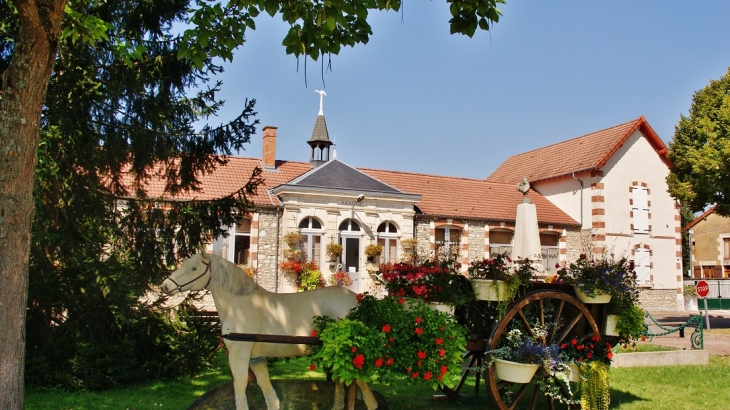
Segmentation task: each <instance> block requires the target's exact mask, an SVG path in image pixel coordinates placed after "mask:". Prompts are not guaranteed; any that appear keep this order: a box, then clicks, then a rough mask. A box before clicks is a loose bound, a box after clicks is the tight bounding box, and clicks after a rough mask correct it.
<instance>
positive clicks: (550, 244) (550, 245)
mask: <svg viewBox="0 0 730 410" xmlns="http://www.w3.org/2000/svg"><path fill="white" fill-rule="evenodd" d="M540 250H541V251H542V266H543V267H544V268H545V270H546V271H547V272H550V273H555V271H556V270H557V268H556V267H555V265H556V264H557V263H558V260H559V257H560V236H559V235H558V234H554V233H541V234H540Z"/></svg>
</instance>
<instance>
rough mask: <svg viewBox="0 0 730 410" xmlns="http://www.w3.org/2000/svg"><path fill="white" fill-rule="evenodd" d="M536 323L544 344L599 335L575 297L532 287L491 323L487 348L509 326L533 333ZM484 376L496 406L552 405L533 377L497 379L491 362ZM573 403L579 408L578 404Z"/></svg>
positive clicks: (495, 344)
mask: <svg viewBox="0 0 730 410" xmlns="http://www.w3.org/2000/svg"><path fill="white" fill-rule="evenodd" d="M538 327H542V328H543V329H545V330H546V331H547V338H546V344H553V343H556V344H560V343H562V342H563V341H565V340H566V339H568V338H570V337H578V338H579V339H583V338H587V337H591V336H598V337H600V336H601V335H600V331H599V328H598V325H597V324H596V321H595V320H594V319H593V316H592V315H591V313H590V311H589V310H588V309H587V308H586V306H585V305H583V303H581V302H580V301H579V300H578V299H576V298H575V297H573V296H571V295H569V294H567V293H565V292H561V291H556V290H535V291H532V292H530V293H527V294H526V295H524V296H523V297H521V298H519V299H517V300H516V301H515V302H513V303H512V305H510V307H509V308H508V310H507V313H506V314H505V315H504V317H503V318H502V319H501V320H500V321H499V322H497V323H496V324H495V326H494V327H493V328H492V333H491V334H490V336H489V340H488V342H487V347H488V350H494V349H497V348H498V347H499V346H500V344H501V343H500V342H502V341H503V340H504V338H506V336H507V333H508V332H509V331H510V330H512V329H520V330H523V331H526V332H528V333H534V331H535V329H536V328H538ZM541 371H543V370H542V369H539V370H538V372H541ZM486 378H487V380H486V382H487V386H488V388H489V393H490V395H491V396H492V399H493V400H494V402H495V404H496V405H497V407H498V408H499V409H502V410H512V409H515V408H520V409H522V408H527V409H531V410H533V409H542V408H550V409H553V408H554V405H555V403H553V400H552V399H551V398H550V397H545V396H544V394H542V392H541V391H540V389H539V388H538V387H537V384H536V383H535V382H534V381H533V382H531V383H527V384H520V383H512V382H507V381H504V380H499V379H498V378H497V376H496V373H495V371H494V366H490V367H489V368H488V369H487V371H486ZM534 379H535V378H533V380H534ZM558 385H559V386H560V384H558ZM561 388H562V390H563V395H565V396H570V395H569V394H568V391H567V389H565V388H563V386H561ZM571 391H574V389H572V390H571ZM575 407H576V408H580V405H577V406H575Z"/></svg>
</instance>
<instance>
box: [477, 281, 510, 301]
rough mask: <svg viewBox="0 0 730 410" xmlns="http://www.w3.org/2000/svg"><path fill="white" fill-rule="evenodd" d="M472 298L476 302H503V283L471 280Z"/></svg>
mask: <svg viewBox="0 0 730 410" xmlns="http://www.w3.org/2000/svg"><path fill="white" fill-rule="evenodd" d="M469 282H470V283H471V287H472V289H474V297H475V298H476V299H477V300H488V301H493V302H494V301H499V300H504V288H505V286H504V282H503V281H501V280H491V279H471V280H470V281H469Z"/></svg>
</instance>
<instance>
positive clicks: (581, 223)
mask: <svg viewBox="0 0 730 410" xmlns="http://www.w3.org/2000/svg"><path fill="white" fill-rule="evenodd" d="M571 175H572V176H573V179H574V180H576V181H578V182H579V183H580V229H581V231H582V230H583V181H582V180H580V179H578V178H576V177H575V172H573V173H571Z"/></svg>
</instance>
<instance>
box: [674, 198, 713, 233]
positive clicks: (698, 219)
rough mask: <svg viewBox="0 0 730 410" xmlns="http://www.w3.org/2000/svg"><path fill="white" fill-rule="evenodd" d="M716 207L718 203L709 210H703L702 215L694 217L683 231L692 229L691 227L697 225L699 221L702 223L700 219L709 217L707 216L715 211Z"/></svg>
mask: <svg viewBox="0 0 730 410" xmlns="http://www.w3.org/2000/svg"><path fill="white" fill-rule="evenodd" d="M715 208H717V204H715V205H712V206H711V207H710V208H709V209H708V210H706V211H705V212H703V213H702V215H700V216H698V217H697V218H695V219H693V220H692V222H690V223H688V224H687V226H685V227H684V228H682V230H683V231H687V230H690V229H692V228H694V226H695V225H697V224H698V223H700V221H702V220H703V219H705V218H707V216H708V215H710V214H711V213H713V212H715Z"/></svg>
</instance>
